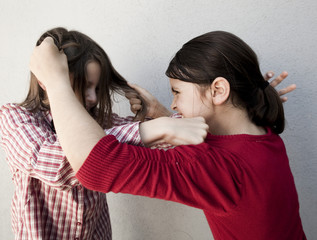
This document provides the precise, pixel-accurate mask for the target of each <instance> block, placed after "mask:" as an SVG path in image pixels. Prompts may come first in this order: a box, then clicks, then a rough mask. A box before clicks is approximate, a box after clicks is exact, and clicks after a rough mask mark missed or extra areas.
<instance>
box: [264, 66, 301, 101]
mask: <svg viewBox="0 0 317 240" xmlns="http://www.w3.org/2000/svg"><path fill="white" fill-rule="evenodd" d="M273 76H274V72H272V71H269V72H267V73H266V74H265V75H264V76H263V77H264V79H265V80H266V81H269V80H270V79H271V78H272V77H273ZM287 76H288V73H287V72H286V71H284V72H282V73H281V74H280V75H279V76H278V77H276V78H274V79H273V80H272V81H271V82H270V85H271V86H272V87H274V88H276V86H278V85H279V84H280V83H281V82H282V81H283V80H284V79H285V78H286V77H287ZM295 89H296V85H295V84H291V85H289V86H287V87H285V88H282V89H281V90H277V92H278V94H279V95H280V97H281V100H282V102H286V101H287V97H286V96H284V97H282V96H283V95H285V94H287V93H290V92H292V91H294V90H295Z"/></svg>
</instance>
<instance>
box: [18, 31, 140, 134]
mask: <svg viewBox="0 0 317 240" xmlns="http://www.w3.org/2000/svg"><path fill="white" fill-rule="evenodd" d="M48 36H49V37H52V38H53V39H54V42H55V44H56V46H57V47H58V48H59V49H60V50H63V51H64V53H65V54H66V56H67V61H68V67H69V73H70V74H71V75H72V77H73V81H72V87H73V90H74V92H75V93H76V94H77V96H78V97H79V98H80V101H81V102H82V103H83V104H84V105H85V101H84V100H85V86H86V75H87V74H86V70H87V69H86V67H87V64H89V63H90V62H92V61H95V62H97V63H99V64H100V67H101V75H100V80H99V84H98V88H99V90H98V92H97V99H98V103H97V105H96V106H95V107H93V108H92V109H91V110H90V111H89V113H90V114H91V115H92V116H93V117H94V118H95V120H96V121H97V122H98V123H99V124H100V125H101V126H102V127H104V128H109V127H111V126H112V95H113V93H114V92H116V93H118V94H120V95H124V93H128V92H134V93H136V91H135V90H134V89H133V88H131V87H130V86H129V85H128V84H127V81H126V80H125V79H124V78H123V77H122V76H121V75H120V74H119V73H118V72H117V71H116V70H115V68H114V67H113V66H112V64H111V61H110V59H109V57H108V56H107V54H106V52H105V51H104V50H103V49H102V48H101V47H100V46H99V45H98V44H97V43H96V42H95V41H93V40H92V39H91V38H89V37H88V36H86V35H85V34H83V33H81V32H78V31H68V30H66V29H65V28H61V27H58V28H54V29H51V30H49V31H47V32H45V33H44V34H43V35H42V36H41V37H40V39H39V40H38V41H37V43H36V46H38V45H40V44H41V42H42V41H43V40H44V39H45V38H46V37H48ZM136 94H137V93H136ZM139 98H140V99H141V101H142V110H141V111H140V112H138V113H137V114H136V116H135V120H141V121H143V120H144V118H145V114H146V105H145V102H144V101H143V99H142V98H141V97H140V96H139ZM20 105H21V106H23V107H25V108H27V109H28V110H29V111H32V112H36V111H44V112H46V111H49V110H50V106H49V102H48V98H47V95H46V92H45V91H44V90H43V89H42V88H41V87H40V85H39V84H38V81H37V79H36V77H35V76H34V75H33V74H31V80H30V88H29V92H28V95H27V97H26V99H25V100H24V101H23V102H22V103H21V104H20Z"/></svg>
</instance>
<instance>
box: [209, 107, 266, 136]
mask: <svg viewBox="0 0 317 240" xmlns="http://www.w3.org/2000/svg"><path fill="white" fill-rule="evenodd" d="M209 131H210V133H211V134H214V135H237V134H249V135H263V134H265V133H266V130H265V129H264V128H263V127H259V126H257V125H255V124H254V123H253V122H252V121H251V120H250V119H249V117H248V113H247V111H246V110H244V109H239V108H236V107H233V106H232V105H231V106H228V105H226V106H218V107H216V108H215V114H214V117H213V119H211V120H210V124H209Z"/></svg>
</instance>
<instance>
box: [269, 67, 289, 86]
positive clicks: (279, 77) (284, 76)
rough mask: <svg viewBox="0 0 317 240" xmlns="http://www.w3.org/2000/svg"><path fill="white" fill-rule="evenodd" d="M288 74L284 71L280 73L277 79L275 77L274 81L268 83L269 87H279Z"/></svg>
mask: <svg viewBox="0 0 317 240" xmlns="http://www.w3.org/2000/svg"><path fill="white" fill-rule="evenodd" d="M287 76H288V73H287V72H286V71H284V72H282V73H281V74H280V75H279V76H278V77H276V78H275V79H273V80H272V81H271V82H270V85H271V86H272V87H276V86H277V85H279V84H280V83H281V82H282V81H283V80H284V79H285V78H287Z"/></svg>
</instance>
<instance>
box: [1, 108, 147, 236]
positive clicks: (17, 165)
mask: <svg viewBox="0 0 317 240" xmlns="http://www.w3.org/2000/svg"><path fill="white" fill-rule="evenodd" d="M51 120H52V117H51V115H50V114H49V115H47V116H45V115H44V114H43V113H42V112H38V113H35V114H34V113H31V112H29V111H27V110H26V109H25V108H23V107H20V106H18V105H16V104H6V105H4V106H2V107H1V109H0V134H1V136H2V141H1V145H2V147H3V148H4V150H5V152H6V160H7V161H8V164H9V166H10V170H11V171H12V174H13V177H12V180H13V182H14V184H15V186H16V189H15V193H14V196H13V199H12V206H11V207H12V211H11V215H12V227H13V231H14V233H15V237H16V239H28V240H31V239H45V240H46V239H52V240H53V239H54V240H56V239H67V240H68V239H84V240H87V239H98V240H102V239H107V240H108V239H111V225H110V219H109V213H108V206H107V201H106V195H105V194H103V193H99V192H93V191H90V190H88V189H85V188H84V187H82V186H81V184H80V183H79V182H78V180H77V179H76V178H75V175H74V172H73V170H72V168H71V166H70V165H69V163H68V161H67V160H66V158H65V155H64V153H63V151H62V149H61V146H60V144H59V142H58V140H57V136H56V134H55V133H54V131H53V130H52V123H51ZM131 121H132V118H131V117H128V118H121V117H119V116H117V115H115V114H114V115H113V123H114V125H115V126H118V125H122V124H126V125H123V126H120V127H114V128H112V129H110V130H107V131H106V133H107V134H112V135H115V136H116V137H117V139H118V140H119V141H121V142H128V143H131V144H134V145H138V144H139V145H140V144H141V140H140V136H139V133H138V129H139V123H137V122H136V123H131Z"/></svg>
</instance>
